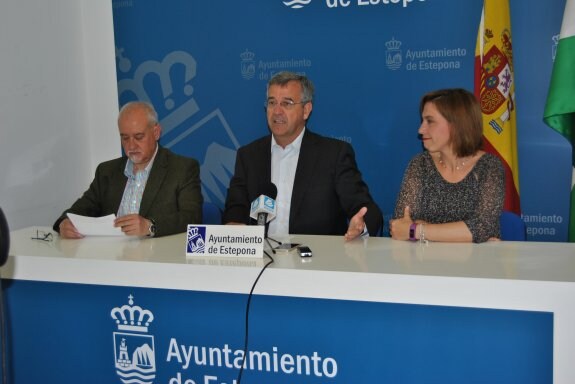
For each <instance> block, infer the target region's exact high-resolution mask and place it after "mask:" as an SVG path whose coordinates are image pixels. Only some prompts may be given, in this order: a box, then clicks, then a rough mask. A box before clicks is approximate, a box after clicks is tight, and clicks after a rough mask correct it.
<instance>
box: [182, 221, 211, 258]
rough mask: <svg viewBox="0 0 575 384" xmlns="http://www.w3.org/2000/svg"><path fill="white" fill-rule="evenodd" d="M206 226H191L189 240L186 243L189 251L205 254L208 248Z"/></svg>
mask: <svg viewBox="0 0 575 384" xmlns="http://www.w3.org/2000/svg"><path fill="white" fill-rule="evenodd" d="M205 239H206V227H203V226H199V227H195V226H194V227H191V226H190V227H189V229H188V241H187V245H186V250H187V253H197V254H200V255H203V254H204V252H205V250H206V240H205Z"/></svg>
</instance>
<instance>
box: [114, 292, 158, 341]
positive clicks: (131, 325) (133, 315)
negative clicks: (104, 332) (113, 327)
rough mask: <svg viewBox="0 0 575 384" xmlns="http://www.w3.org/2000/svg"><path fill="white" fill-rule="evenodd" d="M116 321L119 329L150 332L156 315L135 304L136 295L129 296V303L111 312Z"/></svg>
mask: <svg viewBox="0 0 575 384" xmlns="http://www.w3.org/2000/svg"><path fill="white" fill-rule="evenodd" d="M110 315H111V316H112V319H114V320H115V321H116V324H117V325H118V330H124V331H137V332H148V326H149V325H150V323H151V322H152V321H154V315H153V314H152V312H150V311H149V310H147V309H143V308H142V307H140V306H138V305H134V296H132V295H130V296H128V305H126V304H125V305H122V306H121V307H120V308H118V307H116V308H114V309H112V312H111V313H110Z"/></svg>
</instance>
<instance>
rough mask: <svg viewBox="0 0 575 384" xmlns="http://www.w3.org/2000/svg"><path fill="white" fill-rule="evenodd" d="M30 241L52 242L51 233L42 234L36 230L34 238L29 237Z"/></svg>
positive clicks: (42, 232)
mask: <svg viewBox="0 0 575 384" xmlns="http://www.w3.org/2000/svg"><path fill="white" fill-rule="evenodd" d="M30 239H32V240H42V241H52V232H44V231H38V230H36V237H31V238H30Z"/></svg>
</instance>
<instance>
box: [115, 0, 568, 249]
mask: <svg viewBox="0 0 575 384" xmlns="http://www.w3.org/2000/svg"><path fill="white" fill-rule="evenodd" d="M395 2H396V1H395V0H379V1H378V0H349V1H348V0H338V1H336V0H296V1H291V2H288V1H282V0H252V1H249V2H247V1H244V2H239V1H232V0H228V1H218V2H211V1H203V2H200V1H193V2H190V1H185V0H171V1H168V2H142V1H136V0H115V1H113V7H114V25H115V39H116V51H117V73H118V80H119V81H118V87H119V89H118V90H119V93H120V94H119V98H120V103H121V104H123V103H125V102H127V101H130V100H134V99H147V100H149V101H151V102H152V103H153V104H154V105H155V106H156V108H157V109H158V112H159V115H160V118H161V120H162V125H163V127H164V134H163V137H162V140H161V142H162V144H163V145H165V146H167V147H170V148H172V149H173V150H174V151H176V152H179V153H182V154H186V155H189V156H192V157H195V158H197V159H198V160H200V162H201V163H202V182H203V190H204V197H205V198H206V200H210V201H214V202H215V203H216V204H218V205H220V206H223V202H224V199H225V194H226V188H227V184H228V182H229V179H230V177H231V174H232V173H233V164H234V161H235V151H236V149H237V148H238V147H239V146H241V145H244V144H247V143H248V142H250V141H252V140H253V139H255V138H257V137H260V136H263V135H265V134H267V133H268V130H267V126H266V119H265V111H264V108H263V101H264V99H265V90H266V82H267V80H268V79H269V77H270V76H271V75H273V73H275V72H278V71H281V70H285V69H287V70H292V71H296V72H303V73H305V74H306V75H308V76H309V77H310V78H311V79H312V80H313V81H314V83H315V85H316V100H315V103H314V111H313V114H312V117H311V119H310V120H309V123H308V128H310V129H311V130H313V131H316V132H318V133H321V134H323V135H326V136H332V137H337V138H340V139H342V140H346V141H349V142H350V143H352V145H353V146H354V148H355V150H356V153H357V160H358V163H359V166H360V169H361V171H362V172H363V174H364V178H365V180H366V181H367V182H368V184H369V186H370V189H371V192H372V194H373V196H374V198H375V199H376V200H377V202H378V203H379V205H380V207H381V208H382V210H383V211H384V214H385V216H386V221H387V219H389V216H390V215H391V213H392V210H393V207H394V205H395V199H396V195H397V192H398V190H399V186H400V183H401V178H402V176H403V171H404V169H405V167H406V165H407V162H408V161H409V159H411V157H413V156H414V155H415V154H416V153H418V152H419V151H421V149H422V148H421V144H420V142H419V141H418V139H417V128H418V126H419V120H420V118H419V115H418V103H419V99H420V97H421V95H422V94H423V93H425V92H427V91H430V90H433V89H437V88H446V87H464V88H467V89H469V90H472V89H473V61H474V54H475V41H476V37H477V29H478V24H479V18H480V12H481V6H482V1H481V0H468V1H458V0H442V1H439V0H412V1H410V2H407V1H406V2H405V4H404V3H403V1H400V2H398V3H397V4H396V3H395ZM373 3H375V4H373ZM290 4H291V6H290ZM510 4H511V13H512V15H511V17H512V34H513V52H514V63H515V76H516V100H517V104H516V106H517V129H518V146H519V148H518V150H519V162H520V195H521V204H522V210H523V217H524V220H525V221H526V223H527V227H528V238H529V239H530V240H537V241H565V240H566V238H567V224H568V223H567V220H568V216H567V215H568V199H569V192H570V182H571V147H570V146H569V144H568V143H567V141H566V140H565V139H563V138H562V137H561V136H560V135H558V134H557V133H555V132H554V131H553V130H551V129H550V128H548V127H547V126H546V125H545V124H544V123H543V122H542V115H543V108H544V105H545V99H546V95H547V87H548V82H549V77H550V73H551V67H552V63H553V55H552V51H553V47H554V42H553V40H552V37H553V36H554V35H556V34H558V33H559V30H560V25H561V18H562V13H563V8H564V5H565V0H550V1H548V2H541V1H537V0H523V1H519V0H511V1H510ZM296 6H300V7H299V8H296ZM389 58H391V59H393V58H395V59H396V60H395V61H393V60H389Z"/></svg>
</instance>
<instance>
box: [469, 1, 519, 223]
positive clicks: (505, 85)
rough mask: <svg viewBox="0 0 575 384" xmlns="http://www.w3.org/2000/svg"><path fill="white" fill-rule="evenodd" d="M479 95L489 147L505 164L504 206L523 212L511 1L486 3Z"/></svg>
mask: <svg viewBox="0 0 575 384" xmlns="http://www.w3.org/2000/svg"><path fill="white" fill-rule="evenodd" d="M475 96H476V97H477V99H478V100H479V103H480V104H481V111H482V112H483V136H484V139H485V140H484V141H485V150H486V151H487V152H490V153H493V154H494V155H497V156H499V158H500V159H501V160H502V162H503V165H504V167H505V183H506V186H505V187H506V188H505V204H504V209H505V210H506V211H513V212H515V213H517V214H521V206H520V204H519V163H518V161H517V130H516V127H515V122H516V119H515V80H514V78H513V45H512V41H511V22H510V18H509V1H508V0H485V1H484V2H483V11H482V14H481V23H480V25H479V31H478V33H477V45H476V47H475Z"/></svg>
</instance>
